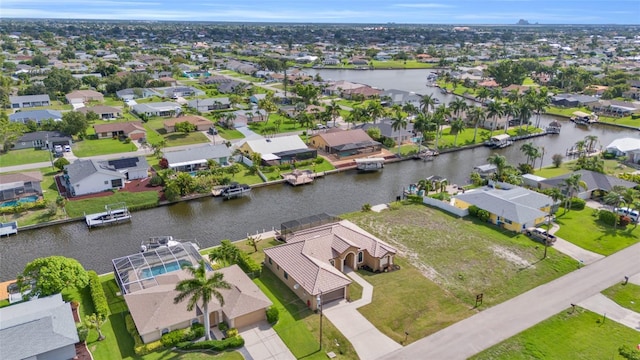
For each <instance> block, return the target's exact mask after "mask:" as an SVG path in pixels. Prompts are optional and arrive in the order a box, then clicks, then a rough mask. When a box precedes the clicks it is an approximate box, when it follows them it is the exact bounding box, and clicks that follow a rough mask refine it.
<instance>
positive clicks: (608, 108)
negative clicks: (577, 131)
mask: <svg viewBox="0 0 640 360" xmlns="http://www.w3.org/2000/svg"><path fill="white" fill-rule="evenodd" d="M588 106H589V108H590V109H591V110H592V111H594V112H596V113H598V114H604V115H608V116H619V117H621V116H629V115H631V114H637V113H640V104H637V103H632V102H627V101H619V100H599V101H597V102H594V103H590V104H589V105H588Z"/></svg>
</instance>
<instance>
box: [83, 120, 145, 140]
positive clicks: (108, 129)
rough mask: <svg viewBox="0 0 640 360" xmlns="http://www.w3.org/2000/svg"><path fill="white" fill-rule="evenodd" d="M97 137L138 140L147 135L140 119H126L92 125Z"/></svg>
mask: <svg viewBox="0 0 640 360" xmlns="http://www.w3.org/2000/svg"><path fill="white" fill-rule="evenodd" d="M93 129H94V130H95V132H96V136H97V137H98V139H111V138H113V137H120V136H124V137H128V138H130V139H131V140H139V139H142V138H144V137H146V136H147V131H146V130H145V128H144V126H143V125H142V122H141V121H128V122H122V123H112V124H98V125H93Z"/></svg>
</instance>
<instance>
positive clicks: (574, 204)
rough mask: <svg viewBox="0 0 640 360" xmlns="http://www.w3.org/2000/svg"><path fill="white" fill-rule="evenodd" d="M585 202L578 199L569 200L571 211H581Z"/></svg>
mask: <svg viewBox="0 0 640 360" xmlns="http://www.w3.org/2000/svg"><path fill="white" fill-rule="evenodd" d="M586 205H587V202H586V201H584V200H582V199H580V198H576V197H574V198H571V210H583V209H584V207H585V206H586Z"/></svg>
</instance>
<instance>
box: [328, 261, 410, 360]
mask: <svg viewBox="0 0 640 360" xmlns="http://www.w3.org/2000/svg"><path fill="white" fill-rule="evenodd" d="M346 274H347V275H348V276H349V277H350V278H351V279H353V281H355V282H357V283H358V284H360V285H361V286H362V298H361V299H360V300H357V301H354V302H351V303H349V302H346V301H341V302H339V303H337V304H331V305H327V307H326V308H325V309H323V311H322V312H323V314H324V315H325V316H326V317H327V318H328V319H329V320H330V321H331V323H332V324H333V325H334V326H335V327H336V328H338V330H340V332H341V333H342V335H344V336H345V337H346V338H347V339H348V340H349V341H350V342H351V345H353V347H354V348H355V350H356V353H358V357H360V359H375V358H377V357H380V356H383V355H385V354H389V353H391V352H393V351H395V350H398V349H400V348H402V346H401V345H400V344H398V343H397V342H395V341H393V340H391V339H390V338H389V337H387V336H386V335H384V334H383V333H381V332H380V331H379V330H378V329H376V327H375V326H373V324H371V323H370V322H369V320H367V319H366V318H365V317H364V316H362V314H360V312H359V311H358V310H357V309H358V308H359V307H362V306H364V305H367V304H370V303H371V299H372V297H373V286H372V285H371V284H369V283H368V282H366V281H365V280H364V279H363V278H361V277H360V276H359V275H358V274H356V273H355V272H354V271H352V270H349V271H348V272H346Z"/></svg>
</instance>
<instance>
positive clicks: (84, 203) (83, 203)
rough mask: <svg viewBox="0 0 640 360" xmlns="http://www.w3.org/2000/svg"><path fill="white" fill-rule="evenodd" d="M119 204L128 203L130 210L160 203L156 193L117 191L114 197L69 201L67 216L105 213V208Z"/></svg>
mask: <svg viewBox="0 0 640 360" xmlns="http://www.w3.org/2000/svg"><path fill="white" fill-rule="evenodd" d="M119 202H125V203H127V206H128V207H129V209H130V210H132V209H133V208H145V207H153V206H156V204H157V203H158V193H157V192H156V191H143V192H135V193H132V192H127V191H116V192H114V194H113V195H109V196H102V197H96V198H91V199H84V200H75V201H67V205H66V206H65V208H66V210H67V214H69V216H70V217H79V216H84V214H92V213H98V212H102V211H105V210H104V207H105V205H108V204H115V203H119Z"/></svg>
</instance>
